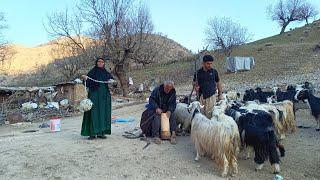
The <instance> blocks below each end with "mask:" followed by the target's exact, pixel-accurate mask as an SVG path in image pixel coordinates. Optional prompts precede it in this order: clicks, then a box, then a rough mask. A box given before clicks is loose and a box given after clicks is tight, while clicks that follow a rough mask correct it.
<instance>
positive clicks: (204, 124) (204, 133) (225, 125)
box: [188, 101, 240, 177]
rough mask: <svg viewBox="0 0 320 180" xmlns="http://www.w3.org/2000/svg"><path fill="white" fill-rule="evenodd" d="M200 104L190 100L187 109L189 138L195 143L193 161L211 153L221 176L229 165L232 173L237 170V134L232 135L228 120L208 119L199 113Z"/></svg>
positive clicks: (224, 174) (223, 175)
mask: <svg viewBox="0 0 320 180" xmlns="http://www.w3.org/2000/svg"><path fill="white" fill-rule="evenodd" d="M201 107H203V106H201V104H200V102H198V101H195V102H192V103H191V104H190V105H189V107H188V109H189V111H190V112H191V113H192V114H193V118H192V125H191V138H192V140H193V142H194V144H195V148H196V151H197V155H196V157H195V161H198V160H199V158H200V156H202V155H204V154H209V155H211V157H212V158H214V160H215V162H216V164H217V165H218V167H219V168H220V169H221V170H222V173H221V176H222V177H225V176H226V175H227V174H228V168H229V166H231V167H232V169H233V172H232V175H235V174H236V173H237V171H238V168H237V159H236V156H237V151H238V149H239V147H238V145H239V141H240V139H239V136H236V137H235V136H234V133H233V131H234V130H232V127H231V126H230V124H229V122H226V121H223V120H221V121H219V120H216V119H214V118H213V119H211V120H210V119H208V118H207V117H206V116H204V115H203V114H201V113H200V109H201Z"/></svg>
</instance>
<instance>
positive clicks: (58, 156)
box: [0, 105, 320, 180]
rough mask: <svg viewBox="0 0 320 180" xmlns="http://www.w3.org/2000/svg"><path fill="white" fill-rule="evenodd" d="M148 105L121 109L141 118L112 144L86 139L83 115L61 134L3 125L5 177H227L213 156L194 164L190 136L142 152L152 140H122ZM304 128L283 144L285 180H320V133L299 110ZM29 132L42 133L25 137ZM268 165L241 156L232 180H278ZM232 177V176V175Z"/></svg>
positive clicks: (0, 175) (119, 128) (0, 142)
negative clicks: (260, 166)
mask: <svg viewBox="0 0 320 180" xmlns="http://www.w3.org/2000/svg"><path fill="white" fill-rule="evenodd" d="M143 109H144V107H143V105H134V106H130V107H125V108H121V109H117V110H115V111H114V113H113V115H114V116H118V117H131V116H133V117H135V119H136V122H134V123H130V124H113V125H112V135H111V136H108V138H107V139H106V140H94V141H88V140H87V139H86V138H84V137H81V136H80V135H79V133H80V127H81V121H82V118H81V117H74V118H68V119H63V123H62V131H61V132H58V133H50V132H47V131H48V130H47V129H39V128H38V125H39V123H35V124H32V125H26V126H25V127H23V126H20V127H16V126H11V125H10V126H0V154H1V156H0V165H1V168H0V179H1V180H5V179H89V178H90V179H222V178H220V176H219V174H220V173H219V171H218V170H217V169H216V168H215V166H213V165H212V162H211V161H210V160H209V159H208V158H202V159H201V160H200V162H199V163H195V162H194V161H193V158H194V147H193V145H192V142H191V140H190V137H178V144H177V145H171V144H170V143H169V142H164V143H163V144H161V145H156V144H153V143H152V144H151V145H150V146H148V147H147V148H146V149H144V150H142V148H143V147H144V146H145V145H146V142H144V141H140V140H139V139H126V138H124V137H122V134H123V132H124V131H125V130H131V129H132V128H134V127H135V126H136V125H137V124H138V123H139V119H140V115H141V113H142V111H143ZM297 115H298V116H297V119H298V123H299V124H303V125H304V126H310V127H311V128H309V129H298V132H297V133H296V134H289V135H288V136H287V138H286V139H285V140H284V141H283V143H284V144H285V146H286V157H285V158H283V159H282V163H281V169H282V172H281V175H282V176H283V177H284V178H285V179H297V180H298V179H320V174H319V172H320V132H316V131H315V126H316V124H315V120H313V118H312V117H311V115H310V114H309V112H308V111H307V110H303V111H301V110H300V111H298V113H297ZM24 130H38V131H37V132H33V133H22V131H24ZM273 177H274V175H273V174H272V170H271V168H270V165H269V164H268V163H267V165H266V166H265V168H264V169H263V170H262V171H260V172H255V171H254V163H253V162H252V158H251V159H250V160H243V158H242V154H241V156H240V158H239V174H238V175H237V176H236V177H234V178H231V179H237V180H238V179H273ZM228 178H230V177H228Z"/></svg>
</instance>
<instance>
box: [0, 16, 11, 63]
mask: <svg viewBox="0 0 320 180" xmlns="http://www.w3.org/2000/svg"><path fill="white" fill-rule="evenodd" d="M6 28H7V25H6V19H5V17H4V15H3V13H1V12H0V66H1V67H2V66H3V65H4V61H5V60H6V59H8V56H9V55H10V54H9V48H8V46H7V42H6V41H5V38H4V35H3V34H2V31H3V30H4V29H6Z"/></svg>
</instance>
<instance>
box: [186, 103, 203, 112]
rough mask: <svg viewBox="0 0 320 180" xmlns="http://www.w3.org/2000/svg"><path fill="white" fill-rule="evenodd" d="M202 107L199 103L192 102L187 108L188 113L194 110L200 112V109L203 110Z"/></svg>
mask: <svg viewBox="0 0 320 180" xmlns="http://www.w3.org/2000/svg"><path fill="white" fill-rule="evenodd" d="M203 108H204V106H203V105H201V103H200V102H199V101H194V102H192V103H190V105H189V106H188V108H187V109H188V112H189V113H193V112H194V111H195V110H198V111H199V112H200V110H201V109H203Z"/></svg>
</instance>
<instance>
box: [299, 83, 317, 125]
mask: <svg viewBox="0 0 320 180" xmlns="http://www.w3.org/2000/svg"><path fill="white" fill-rule="evenodd" d="M295 99H297V100H308V103H309V106H310V109H311V114H312V115H313V117H314V118H315V119H316V121H317V128H316V131H320V98H319V97H316V96H314V95H313V94H312V93H311V92H310V91H309V90H308V89H303V90H299V91H298V92H297V94H296V95H295Z"/></svg>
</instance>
